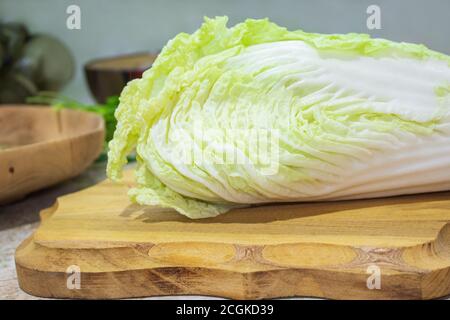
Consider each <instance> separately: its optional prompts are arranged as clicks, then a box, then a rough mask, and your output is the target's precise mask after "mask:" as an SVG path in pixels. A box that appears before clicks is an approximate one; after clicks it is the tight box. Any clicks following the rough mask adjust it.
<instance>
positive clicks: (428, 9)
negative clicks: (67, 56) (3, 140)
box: [0, 0, 450, 101]
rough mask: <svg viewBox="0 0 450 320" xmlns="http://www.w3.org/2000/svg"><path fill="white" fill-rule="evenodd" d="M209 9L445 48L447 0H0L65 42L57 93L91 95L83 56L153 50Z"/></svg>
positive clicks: (7, 11)
mask: <svg viewBox="0 0 450 320" xmlns="http://www.w3.org/2000/svg"><path fill="white" fill-rule="evenodd" d="M70 4H77V5H79V6H80V7H81V22H82V25H81V26H82V29H81V30H68V29H67V28H66V18H67V14H66V8H67V6H68V5H70ZM370 4H377V5H379V6H380V7H381V21H382V29H381V30H374V31H370V30H368V29H367V27H366V18H367V14H366V9H367V7H368V5H370ZM216 15H228V16H229V17H230V25H233V24H235V23H238V22H240V21H242V20H244V19H245V18H264V17H269V18H270V19H271V20H273V21H274V22H276V23H278V24H280V25H283V26H285V27H287V28H288V29H299V28H300V29H303V30H305V31H310V32H323V33H346V32H364V33H370V34H372V35H373V36H376V37H383V38H388V39H391V40H397V41H407V42H417V43H423V44H425V45H427V46H428V47H430V48H432V49H435V50H438V51H441V52H445V53H447V54H450V36H449V31H450V1H449V0H428V1H426V0H334V1H332V0H315V1H311V0H310V1H307V0H248V1H246V0H192V1H186V0H185V1H182V0H179V1H177V0H147V1H145V0H128V1H121V0H0V20H3V21H20V22H24V23H26V24H27V25H28V27H29V28H30V29H31V30H32V31H33V32H37V33H39V32H45V33H50V34H52V35H54V36H56V37H58V38H60V39H61V40H63V41H64V42H65V43H66V44H67V45H68V46H69V47H70V49H71V50H72V52H73V53H74V56H75V57H76V60H77V67H78V68H77V74H76V76H75V78H74V79H73V81H72V82H71V83H70V84H69V85H68V86H67V87H66V88H65V90H64V93H65V94H67V95H69V96H71V97H74V98H77V99H80V100H82V101H91V97H90V94H89V91H88V89H87V87H86V84H85V81H84V75H83V72H82V66H83V64H84V63H85V62H86V61H87V60H90V59H92V58H96V57H103V56H111V55H115V54H121V53H130V52H135V51H148V50H150V51H155V50H158V49H160V48H161V47H162V46H164V44H165V43H166V42H167V40H169V39H170V38H172V37H173V36H175V35H176V34H177V33H179V32H181V31H185V32H193V31H194V30H195V29H197V28H198V26H199V25H200V24H201V22H202V18H203V16H216Z"/></svg>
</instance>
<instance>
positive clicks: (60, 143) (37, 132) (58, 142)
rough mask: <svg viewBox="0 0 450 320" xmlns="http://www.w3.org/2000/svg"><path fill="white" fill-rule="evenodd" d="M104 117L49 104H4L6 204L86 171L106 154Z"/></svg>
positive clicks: (0, 127) (0, 188)
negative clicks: (55, 108) (46, 105)
mask: <svg viewBox="0 0 450 320" xmlns="http://www.w3.org/2000/svg"><path fill="white" fill-rule="evenodd" d="M103 140H104V125H103V120H102V118H101V117H99V116H97V115H95V114H92V113H88V112H81V111H74V110H61V111H56V110H54V109H52V108H49V107H42V106H41V107H25V106H4V107H1V108H0V145H2V146H7V148H6V149H4V150H3V149H2V150H1V151H0V204H4V203H7V202H11V201H13V200H17V199H19V198H21V197H24V196H25V195H27V194H28V193H30V192H33V191H36V190H39V189H42V188H45V187H48V186H51V185H54V184H56V183H58V182H61V181H63V180H66V179H69V178H71V177H74V176H76V175H78V174H80V173H81V172H82V171H83V170H85V169H86V168H87V167H88V166H89V165H90V164H91V163H92V162H93V161H94V160H95V159H96V158H97V157H98V155H99V154H100V152H101V150H102V147H103Z"/></svg>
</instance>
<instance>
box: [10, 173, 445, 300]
mask: <svg viewBox="0 0 450 320" xmlns="http://www.w3.org/2000/svg"><path fill="white" fill-rule="evenodd" d="M131 181H132V179H131V173H129V172H128V173H127V174H126V176H125V180H124V183H123V184H114V183H112V182H110V181H104V182H102V183H100V184H98V185H96V186H94V187H91V188H88V189H85V190H83V191H81V192H78V193H74V194H71V195H67V196H64V197H61V198H60V199H59V200H58V202H57V203H56V204H55V205H54V206H53V207H52V208H50V209H48V210H46V211H44V212H42V223H41V226H40V227H39V228H38V230H37V231H36V233H35V234H34V235H33V236H32V237H30V238H29V239H27V240H26V241H25V242H24V243H22V244H21V245H20V246H19V248H18V249H17V251H16V267H17V273H18V278H19V284H20V286H21V288H22V289H23V290H25V291H26V292H28V293H31V294H34V295H37V296H43V297H60V298H62V297H64V298H65V297H70V298H126V297H143V296H154V295H158V296H161V295H179V294H201V295H211V296H221V297H229V298H237V299H261V298H273V297H291V296H315V297H326V298H333V299H430V298H437V297H441V296H444V295H448V294H449V293H450V223H449V221H450V192H441V193H432V194H426V195H410V196H401V197H392V198H385V199H372V200H355V201H341V202H321V203H304V204H285V205H268V206H259V207H253V208H247V209H239V210H234V211H232V212H229V213H227V214H224V215H221V216H218V217H216V218H210V219H203V220H189V219H188V218H185V217H183V216H181V215H179V214H177V213H175V212H174V211H172V210H168V209H160V208H150V207H141V206H137V205H134V204H131V203H130V202H129V200H128V197H127V195H126V192H127V189H128V185H130V184H131V183H132V182H131ZM71 265H77V266H78V267H79V268H80V270H81V288H80V289H75V290H70V289H68V288H67V286H66V281H67V277H68V274H66V270H67V268H68V266H71ZM371 265H375V266H377V267H379V268H380V271H381V289H379V290H378V289H374V290H370V289H368V288H367V284H366V283H367V279H368V277H369V276H370V274H368V272H367V268H368V267H369V266H371Z"/></svg>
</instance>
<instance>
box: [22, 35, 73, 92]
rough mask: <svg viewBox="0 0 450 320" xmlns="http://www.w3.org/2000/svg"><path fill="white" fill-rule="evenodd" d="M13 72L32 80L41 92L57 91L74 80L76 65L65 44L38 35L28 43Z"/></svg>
mask: <svg viewBox="0 0 450 320" xmlns="http://www.w3.org/2000/svg"><path fill="white" fill-rule="evenodd" d="M13 70H15V71H17V72H20V73H21V74H23V75H25V76H26V77H27V78H29V79H30V80H32V81H33V82H34V83H35V84H36V86H37V87H38V89H39V90H51V91H57V90H59V89H61V88H62V87H63V86H64V85H65V84H66V83H67V82H68V81H69V80H70V79H71V78H72V76H73V74H74V71H75V64H74V60H73V57H72V55H71V54H70V51H69V50H68V49H67V48H66V46H65V45H64V44H62V43H61V42H60V41H58V40H57V39H55V38H53V37H50V36H47V35H38V36H34V37H32V38H31V39H30V41H28V42H27V43H26V45H25V47H24V49H23V52H22V55H21V56H20V58H19V59H18V60H17V61H16V63H15V64H14V66H13Z"/></svg>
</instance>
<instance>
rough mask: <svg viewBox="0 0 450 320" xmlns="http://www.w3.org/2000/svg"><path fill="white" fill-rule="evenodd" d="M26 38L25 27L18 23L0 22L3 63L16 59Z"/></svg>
mask: <svg viewBox="0 0 450 320" xmlns="http://www.w3.org/2000/svg"><path fill="white" fill-rule="evenodd" d="M27 38H28V31H27V29H26V27H25V26H24V25H22V24H19V23H7V24H6V23H5V24H0V43H1V44H2V47H3V60H2V61H3V63H6V62H12V61H14V60H16V59H17V58H18V57H19V56H20V54H21V52H22V48H23V46H24V45H25V42H26V41H27Z"/></svg>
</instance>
